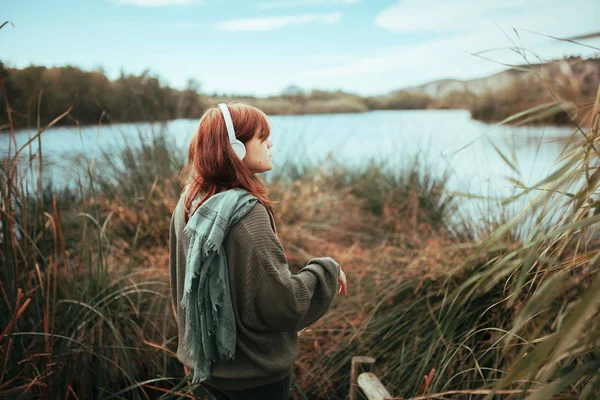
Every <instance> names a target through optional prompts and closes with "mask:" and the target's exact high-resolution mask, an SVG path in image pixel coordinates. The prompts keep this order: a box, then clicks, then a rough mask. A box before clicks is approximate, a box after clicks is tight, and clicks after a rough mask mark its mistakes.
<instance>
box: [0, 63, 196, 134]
mask: <svg viewBox="0 0 600 400" xmlns="http://www.w3.org/2000/svg"><path fill="white" fill-rule="evenodd" d="M0 74H2V78H3V81H4V85H5V90H6V95H7V96H8V99H9V100H10V107H11V109H12V110H14V111H13V114H12V118H13V123H14V125H15V126H16V127H26V126H27V125H28V124H30V125H31V126H36V124H37V118H38V115H39V118H40V123H41V125H44V124H46V123H48V122H50V121H52V120H53V119H54V118H56V117H57V116H59V115H61V114H62V113H64V112H65V111H66V110H67V109H68V108H69V107H70V106H73V109H72V110H71V112H70V113H69V115H68V116H67V117H66V118H64V119H63V120H62V121H61V123H62V124H76V123H79V124H81V125H84V124H97V123H98V122H99V121H101V120H102V121H103V122H104V123H106V122H108V123H110V122H136V121H153V120H156V121H158V120H169V119H175V118H192V117H195V116H198V115H200V114H201V113H202V111H203V110H204V109H206V107H207V103H206V102H205V101H206V100H205V98H204V97H202V96H200V95H199V94H198V89H199V84H198V83H197V82H195V81H193V80H190V81H189V82H188V85H187V86H188V87H187V88H186V89H184V90H176V89H173V88H171V87H169V86H167V85H165V84H163V83H162V82H161V80H160V79H159V78H158V77H156V76H153V75H151V74H150V72H148V71H145V72H143V73H142V74H140V75H126V74H124V73H121V75H120V76H119V78H117V79H116V80H114V81H110V80H109V79H108V78H107V77H106V75H105V73H104V72H103V71H102V70H96V71H91V72H88V71H82V70H81V69H79V68H76V67H72V66H67V67H60V68H46V67H43V66H30V67H27V68H23V69H16V68H7V67H5V66H4V65H2V64H0ZM0 102H1V104H2V114H1V115H0V124H2V125H4V124H6V123H7V122H8V115H7V113H6V109H5V104H6V103H5V99H4V93H3V92H1V91H0Z"/></svg>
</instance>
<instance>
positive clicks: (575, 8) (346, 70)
mask: <svg viewBox="0 0 600 400" xmlns="http://www.w3.org/2000/svg"><path fill="white" fill-rule="evenodd" d="M0 19H1V20H2V21H0V23H1V22H4V21H11V22H12V23H13V24H14V27H13V26H12V25H6V26H5V27H4V28H3V29H2V30H1V31H0V60H1V61H2V62H4V63H6V64H8V65H9V66H12V67H18V68H22V67H26V66H28V65H30V64H35V65H45V66H48V67H50V66H64V65H75V66H78V67H80V68H82V69H85V70H92V69H97V68H100V67H101V68H103V70H104V71H105V73H106V74H107V76H108V78H110V79H115V78H116V77H118V75H119V74H120V72H121V71H124V72H125V73H126V74H131V73H133V74H139V73H141V72H142V71H144V70H149V71H150V72H151V73H152V74H153V75H157V76H159V77H160V78H161V80H162V81H163V82H164V83H165V84H168V85H170V86H172V87H175V88H180V89H182V88H184V87H185V86H186V84H187V82H188V80H189V79H195V80H196V81H197V82H199V83H200V88H201V91H202V92H204V93H209V94H210V93H214V92H217V93H220V94H240V95H243V94H249V95H256V96H267V95H275V94H279V93H281V91H282V90H284V89H285V88H286V87H288V86H290V85H297V86H299V87H301V88H303V89H306V90H310V89H323V90H338V89H339V90H344V91H347V92H352V93H356V94H360V95H378V94H385V93H388V92H390V91H393V90H397V89H400V88H406V87H413V86H418V85H421V84H424V83H427V82H430V81H434V80H437V79H446V78H456V79H472V78H478V77H483V76H488V75H491V74H494V73H496V72H499V71H501V70H504V69H506V68H507V67H506V66H505V65H506V64H508V65H511V64H523V63H526V62H532V63H533V62H539V61H540V60H542V61H547V60H551V59H556V58H561V57H564V56H571V55H581V56H583V57H589V56H594V55H596V56H600V50H599V49H600V38H594V39H587V40H578V42H579V44H574V43H569V42H566V41H561V40H557V39H552V38H549V37H548V36H554V37H555V38H569V37H576V36H578V35H584V34H590V33H597V32H600V0H568V1H567V0H562V1H556V0H503V1H490V0H462V1H459V0H443V1H441V0H432V1H428V0H401V1H397V0H258V1H250V0H246V1H244V0H85V1H84V0H55V1H51V0H0ZM519 53H521V54H519Z"/></svg>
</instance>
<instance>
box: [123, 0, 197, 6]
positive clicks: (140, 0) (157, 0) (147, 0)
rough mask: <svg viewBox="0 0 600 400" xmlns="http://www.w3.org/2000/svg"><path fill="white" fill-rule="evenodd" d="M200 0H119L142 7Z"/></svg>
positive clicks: (185, 4) (174, 4)
mask: <svg viewBox="0 0 600 400" xmlns="http://www.w3.org/2000/svg"><path fill="white" fill-rule="evenodd" d="M198 2H199V1H198V0H117V3H119V4H132V5H136V6H140V7H163V6H187V5H190V4H195V3H198Z"/></svg>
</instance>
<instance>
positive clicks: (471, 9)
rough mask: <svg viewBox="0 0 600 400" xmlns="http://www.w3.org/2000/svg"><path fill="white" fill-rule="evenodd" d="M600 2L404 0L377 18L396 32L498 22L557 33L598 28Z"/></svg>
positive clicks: (486, 25)
mask: <svg viewBox="0 0 600 400" xmlns="http://www.w3.org/2000/svg"><path fill="white" fill-rule="evenodd" d="M598 15H600V2H598V1H589V0H573V1H571V2H565V1H563V2H550V3H549V2H548V1H547V0H529V1H525V2H523V1H522V0H504V1H503V2H498V1H496V0H430V1H421V0H404V1H399V2H398V3H397V4H396V5H394V6H391V7H389V8H387V9H385V10H383V11H382V12H381V13H380V14H379V15H378V16H377V17H376V19H375V23H376V24H377V25H378V26H379V27H380V28H382V29H385V30H389V31H392V32H400V33H402V32H404V33H407V32H419V33H422V32H477V31H480V30H485V29H488V28H489V27H490V26H493V25H494V22H496V23H498V24H499V25H503V26H506V27H508V28H509V29H510V28H512V27H514V28H518V29H529V30H533V31H538V32H545V33H547V34H553V35H576V34H581V33H590V32H592V31H593V32H596V31H597V30H598Z"/></svg>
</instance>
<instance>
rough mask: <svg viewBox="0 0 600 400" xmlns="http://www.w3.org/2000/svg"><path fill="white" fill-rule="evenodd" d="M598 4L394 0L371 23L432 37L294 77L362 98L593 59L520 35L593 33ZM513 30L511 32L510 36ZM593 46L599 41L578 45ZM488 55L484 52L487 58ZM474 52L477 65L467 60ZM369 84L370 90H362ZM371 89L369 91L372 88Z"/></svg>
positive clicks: (577, 49)
mask: <svg viewBox="0 0 600 400" xmlns="http://www.w3.org/2000/svg"><path fill="white" fill-rule="evenodd" d="M598 15H600V2H589V1H587V0H576V1H574V2H571V3H569V4H567V3H564V4H553V5H552V6H551V7H550V6H549V5H548V4H547V1H546V0H530V1H528V2H524V3H522V2H521V0H505V1H504V2H503V3H502V4H498V3H496V2H491V1H490V0H477V1H475V0H461V1H458V0H444V1H440V0H435V1H429V2H427V3H425V2H422V1H416V0H406V1H400V2H398V3H397V4H396V5H394V6H392V7H389V8H388V9H385V10H383V11H382V12H381V13H380V14H379V15H378V16H377V18H376V21H375V22H376V24H377V25H378V26H380V27H381V28H383V29H385V30H389V31H392V32H393V33H392V34H395V35H397V36H398V37H399V38H403V36H404V35H403V34H406V33H410V34H411V36H412V37H414V36H415V33H426V34H429V35H428V36H431V34H434V35H435V38H434V39H428V40H423V41H421V42H418V43H412V44H410V45H405V46H394V47H388V48H374V49H373V50H372V52H370V53H369V54H364V55H356V56H355V57H354V59H353V60H350V61H346V62H343V63H342V62H340V63H335V62H332V63H329V64H330V65H329V66H326V67H323V68H315V69H310V70H306V71H304V72H303V73H301V74H300V75H299V76H298V78H299V79H301V80H303V82H306V84H307V85H324V86H329V85H336V84H337V85H343V83H344V82H354V83H353V85H354V86H355V87H356V88H357V89H358V88H359V87H360V89H359V90H360V91H362V92H370V91H372V90H373V89H374V88H375V87H376V86H379V87H389V88H390V89H395V88H401V87H406V86H415V85H417V84H419V83H425V82H428V81H432V80H436V79H442V78H458V79H471V78H475V77H480V76H485V75H489V74H493V73H495V72H498V71H500V70H503V69H506V68H507V66H504V65H502V64H513V65H514V64H525V63H526V62H527V61H526V60H525V59H524V58H523V56H521V55H520V54H518V51H525V52H526V56H527V60H528V61H529V62H532V63H536V62H539V61H540V60H539V59H538V58H537V57H536V56H539V57H540V58H541V60H542V61H543V60H550V59H555V58H561V57H564V56H568V55H584V56H589V55H592V54H600V53H599V52H598V51H597V50H594V49H590V48H586V47H583V46H578V45H576V44H573V43H568V42H564V41H558V40H553V39H550V38H548V37H545V36H543V35H538V34H534V33H530V32H527V31H526V30H529V31H533V32H538V33H541V34H546V35H551V36H555V37H560V38H566V37H570V36H575V35H579V34H585V33H593V32H597V31H598V18H597V16H598ZM513 28H515V29H516V30H517V32H518V34H517V33H516V32H515V31H514V30H513ZM581 43H583V44H587V45H590V46H595V47H600V38H596V39H589V40H585V41H583V40H582V41H581ZM486 51H487V52H486ZM477 53H479V54H481V56H482V57H487V58H490V59H491V60H484V59H482V58H481V57H477V56H475V55H473V54H477ZM366 82H370V83H369V85H370V87H367V86H366ZM371 88H373V89H371Z"/></svg>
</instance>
